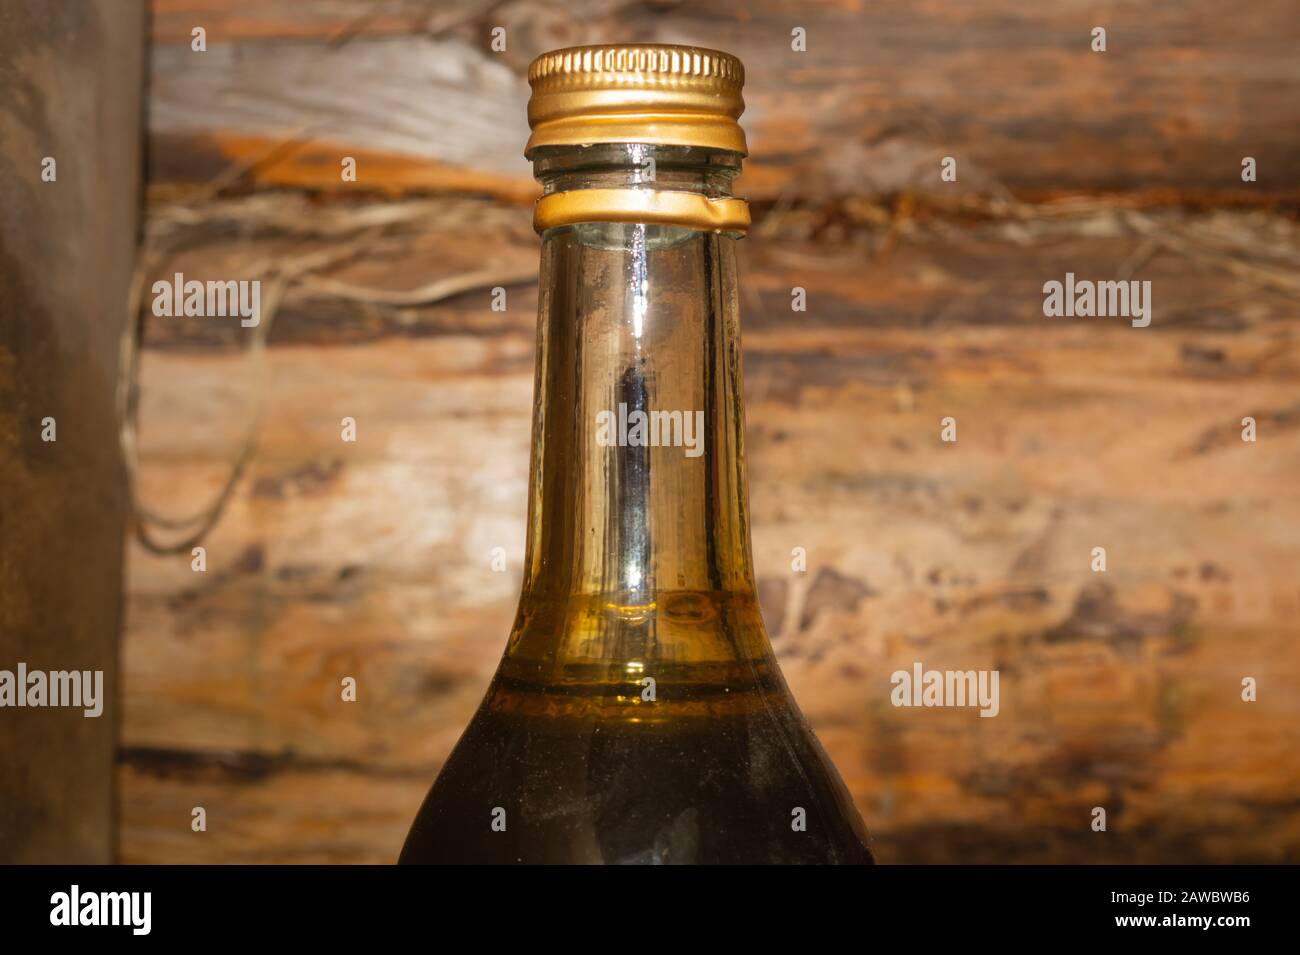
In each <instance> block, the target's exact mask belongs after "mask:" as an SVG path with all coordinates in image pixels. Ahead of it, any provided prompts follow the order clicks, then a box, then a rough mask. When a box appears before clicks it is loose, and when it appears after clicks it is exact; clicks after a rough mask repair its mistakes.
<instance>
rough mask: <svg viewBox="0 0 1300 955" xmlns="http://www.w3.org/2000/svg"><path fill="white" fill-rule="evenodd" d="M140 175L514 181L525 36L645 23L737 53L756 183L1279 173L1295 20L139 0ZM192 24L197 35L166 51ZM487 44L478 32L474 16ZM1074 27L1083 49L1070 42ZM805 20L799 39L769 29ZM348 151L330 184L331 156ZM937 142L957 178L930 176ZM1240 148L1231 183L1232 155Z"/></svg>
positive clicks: (1078, 180) (1181, 7)
mask: <svg viewBox="0 0 1300 955" xmlns="http://www.w3.org/2000/svg"><path fill="white" fill-rule="evenodd" d="M153 6H154V31H155V40H156V45H155V50H154V61H153V70H152V84H153V85H152V93H151V110H150V131H151V136H152V149H151V154H150V162H151V169H152V175H151V178H152V179H153V180H154V181H155V182H157V183H162V182H194V181H205V180H207V179H209V178H210V177H212V176H214V175H216V174H217V173H218V172H219V171H220V170H221V169H223V168H224V167H226V166H227V165H228V164H229V163H231V162H237V163H241V164H245V165H248V166H250V167H251V169H250V172H249V176H250V178H251V179H252V180H253V181H258V182H263V183H271V184H279V185H295V186H307V187H310V188H315V189H342V188H346V189H349V190H353V191H355V190H358V189H372V190H400V191H448V190H457V189H462V188H466V187H471V188H472V189H474V190H475V191H479V192H487V193H490V194H495V195H499V196H502V197H506V198H511V199H513V200H518V199H520V198H521V197H523V196H527V195H531V193H532V190H533V185H532V182H531V179H530V177H529V173H528V168H527V166H526V165H525V163H524V162H523V159H522V157H521V155H520V153H521V151H522V148H523V143H524V141H525V139H526V138H527V128H526V125H525V121H524V104H525V102H526V100H527V95H528V90H527V84H526V82H525V80H524V71H525V69H526V66H527V63H528V62H529V60H530V59H531V58H532V57H533V56H535V55H537V54H538V53H541V52H543V51H545V50H548V49H553V48H555V47H558V46H565V45H570V44H578V43H596V42H618V41H657V42H676V43H692V44H699V45H704V46H713V47H718V48H722V49H725V50H728V51H729V52H732V53H735V54H738V55H739V56H740V57H741V58H742V60H744V62H745V64H746V66H747V70H748V78H747V83H746V87H745V97H746V102H747V103H748V109H747V112H746V115H745V119H744V123H745V127H746V129H747V131H748V135H749V141H750V151H751V157H752V158H751V162H750V163H749V164H748V166H747V171H746V173H745V176H744V179H743V182H742V191H743V192H745V193H746V194H748V195H750V196H751V197H753V198H756V199H775V198H778V197H779V198H782V199H784V200H786V201H796V200H814V201H825V200H827V199H834V198H837V197H843V196H852V195H861V194H887V193H894V192H899V191H912V192H920V193H925V194H936V195H945V196H948V195H953V194H964V193H970V192H974V193H981V194H991V195H998V194H1003V193H1005V192H1007V191H1010V192H1011V193H1013V194H1017V195H1021V196H1034V195H1043V194H1058V193H1062V192H1095V191H1131V190H1138V191H1143V190H1156V191H1160V190H1164V191H1176V192H1180V193H1185V194H1191V195H1203V194H1210V195H1215V196H1235V197H1239V198H1246V197H1259V196H1271V197H1289V198H1294V197H1295V196H1296V195H1297V186H1296V182H1297V178H1296V176H1297V172H1300V146H1298V145H1297V142H1296V138H1295V136H1294V130H1295V129H1296V128H1297V126H1298V125H1300V59H1298V58H1297V57H1296V56H1295V55H1294V51H1295V49H1296V46H1297V43H1298V42H1300V20H1298V19H1297V18H1296V17H1295V15H1294V8H1293V5H1292V4H1291V3H1289V2H1287V0H1262V2H1258V3H1253V4H1251V5H1249V7H1248V8H1243V9H1238V8H1229V7H1225V6H1224V5H1223V4H1221V3H1216V2H1214V0H1188V2H1182V3H1177V4H1149V3H1138V2H1119V3H1113V4H1108V5H1105V6H1104V7H1102V8H1098V7H1097V5H1096V4H1093V3H1088V2H1084V0H1067V2H1057V3H1051V4H1039V5H1034V6H1025V5H1024V4H1016V3H1011V2H1009V0H994V2H988V3H981V4H978V5H953V4H951V3H942V2H937V0H928V2H921V3H917V2H913V0H887V2H882V3H865V2H843V3H820V4H809V5H790V4H786V3H783V2H779V0H762V2H756V3H747V4H733V3H723V2H720V0H703V2H696V3H678V2H671V0H670V2H644V3H636V2H633V3H616V4H615V3H607V2H596V0H578V2H571V3H566V4H558V3H550V2H543V0H516V2H512V3H506V4H499V3H486V2H479V0H463V2H457V3H439V4H429V3H425V2H422V0H395V2H388V3H370V2H363V0H306V2H294V3H289V2H287V0H274V2H266V0H257V2H253V0H233V2H222V3H215V2H212V0H154V4H153ZM195 25H202V26H203V27H204V28H205V29H206V31H207V39H208V49H207V51H206V52H203V53H196V52H193V51H192V50H191V49H190V46H189V42H190V31H191V29H192V28H193V26H195ZM497 26H500V27H504V28H505V29H506V36H507V48H506V50H505V51H504V52H502V53H493V52H491V51H490V49H489V45H488V43H489V38H490V35H491V30H492V29H493V28H494V27H497ZM1095 26H1103V27H1104V28H1105V29H1106V30H1107V36H1108V41H1107V50H1106V52H1104V53H1095V52H1093V51H1092V50H1091V49H1090V45H1089V44H1090V42H1091V31H1092V29H1093V27H1095ZM795 27H802V28H804V29H805V30H806V31H807V38H808V40H807V52H804V53H796V52H794V51H792V50H791V44H790V38H791V30H792V29H793V28H795ZM345 155H350V156H353V157H356V158H358V159H359V160H362V161H361V162H360V163H359V172H360V177H359V181H358V182H356V183H346V184H345V183H343V182H342V181H341V179H340V176H339V162H340V158H341V157H342V156H345ZM944 156H952V157H955V158H956V159H957V160H958V171H959V178H958V181H957V182H956V183H943V182H941V181H940V179H939V163H940V159H941V158H942V157H944ZM1244 156H1253V157H1255V159H1256V160H1257V161H1258V168H1259V179H1258V181H1257V182H1255V183H1243V182H1242V181H1241V178H1240V173H1241V161H1242V158H1243V157H1244Z"/></svg>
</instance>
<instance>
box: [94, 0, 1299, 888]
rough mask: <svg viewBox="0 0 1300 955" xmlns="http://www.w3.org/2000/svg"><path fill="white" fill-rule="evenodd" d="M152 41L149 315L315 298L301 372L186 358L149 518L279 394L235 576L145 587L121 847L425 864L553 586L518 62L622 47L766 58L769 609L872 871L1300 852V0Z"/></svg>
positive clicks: (748, 349) (172, 0)
mask: <svg viewBox="0 0 1300 955" xmlns="http://www.w3.org/2000/svg"><path fill="white" fill-rule="evenodd" d="M153 8H154V9H153V26H152V29H153V59H152V75H151V88H150V95H149V129H150V136H149V147H150V149H149V170H150V190H149V197H150V201H149V206H148V216H147V220H148V235H147V239H146V243H147V249H148V251H149V252H150V254H151V255H152V256H156V258H155V259H154V265H153V266H152V268H151V272H150V274H149V276H148V279H149V281H152V280H153V279H154V278H156V277H161V276H170V275H171V274H172V273H173V272H175V271H183V272H184V273H185V275H186V277H187V278H200V279H202V278H218V277H219V278H224V279H229V278H245V277H247V278H253V277H259V276H262V277H265V278H266V279H267V280H268V281H269V282H271V283H272V284H274V283H275V281H276V277H277V276H280V277H284V278H285V280H286V282H287V291H286V294H285V297H284V300H283V303H282V307H281V308H280V309H279V312H278V314H277V315H276V317H275V323H274V327H273V329H272V330H271V333H270V336H269V347H268V348H267V350H266V352H265V356H264V360H262V361H261V371H262V372H264V378H262V377H259V374H260V372H259V360H258V359H257V358H256V357H253V358H250V357H249V342H250V338H251V333H250V331H249V330H246V329H239V328H238V327H237V326H234V324H233V323H231V322H229V321H223V320H220V319H217V320H195V319H186V320H184V321H175V320H168V319H156V318H151V319H150V321H149V323H148V332H147V341H146V349H145V359H144V364H143V368H142V374H141V388H142V407H141V414H140V428H141V459H140V496H141V497H142V498H143V500H144V501H145V502H146V503H148V504H149V505H151V506H154V507H157V508H160V509H164V510H167V511H169V512H183V511H188V510H193V509H194V508H197V507H200V506H201V505H202V504H203V503H204V502H205V501H206V500H207V499H209V498H210V497H211V495H212V494H213V493H215V491H216V490H217V489H218V488H219V486H220V484H221V481H222V480H223V477H224V475H225V474H226V473H227V470H228V467H229V462H230V460H231V458H232V457H233V456H234V454H235V452H236V450H237V448H238V446H239V442H240V438H241V434H242V429H243V427H244V422H245V421H246V420H247V414H248V408H247V407H246V401H247V398H248V396H249V395H251V394H255V393H257V391H258V388H257V384H258V382H259V381H264V382H265V399H264V403H263V414H262V418H261V434H260V442H259V448H258V452H257V454H256V456H255V458H254V459H253V460H252V462H251V464H250V467H249V470H248V473H247V474H246V475H245V477H244V478H243V479H242V480H241V481H240V483H239V484H238V485H237V487H236V490H235V493H234V495H233V498H232V500H231V503H230V506H229V508H228V510H227V512H226V513H225V514H224V516H223V517H222V519H221V521H220V522H219V523H218V525H217V526H216V528H215V529H214V530H213V531H212V533H211V534H210V535H209V536H208V538H207V539H206V540H205V542H204V543H205V546H206V547H207V554H208V569H207V571H206V573H203V574H198V573H194V572H193V571H192V570H191V569H190V558H189V556H188V554H184V555H179V556H161V555H157V554H153V553H150V552H148V551H147V550H145V549H144V548H143V547H141V546H139V545H138V544H134V543H133V544H132V545H131V546H130V548H129V551H128V557H129V584H128V615H127V636H126V640H125V650H124V662H123V665H124V673H125V701H124V707H125V716H124V721H123V740H122V748H121V752H120V759H119V762H120V767H119V783H120V806H121V810H120V812H121V825H122V831H121V838H120V857H121V859H122V860H123V861H128V862H165V861H195V862H201V861H222V862H237V861H238V862H388V861H392V860H393V859H394V858H395V856H396V852H397V850H398V848H399V846H400V844H401V841H402V839H403V837H404V835H405V831H406V827H407V826H408V824H409V822H410V820H411V818H412V816H413V813H414V811H415V809H416V807H417V806H418V804H419V802H420V799H421V798H422V796H423V794H424V792H425V790H426V789H427V787H428V785H429V783H430V782H431V780H432V779H433V777H434V775H435V774H436V772H437V770H438V767H439V764H440V761H441V760H442V759H443V758H444V756H445V755H446V753H447V751H448V750H449V748H450V747H451V745H452V744H453V743H454V742H455V740H456V738H457V736H458V735H459V733H460V731H461V730H462V728H463V727H464V725H465V723H466V721H467V720H468V718H469V716H470V714H471V712H472V710H473V709H474V707H475V706H476V705H477V703H478V702H479V700H480V698H481V695H482V693H483V691H484V689H485V687H486V685H487V681H488V679H489V678H490V676H491V673H492V671H493V669H494V666H495V664H496V661H497V658H498V657H499V654H500V652H501V649H502V647H503V644H504V640H505V637H506V634H507V632H508V628H509V626H510V622H511V620H512V618H513V613H514V607H515V600H516V596H517V588H518V585H519V564H520V561H521V559H522V550H523V530H524V507H525V500H524V496H525V481H526V477H527V474H526V472H527V466H528V452H529V446H530V438H529V420H530V413H531V400H532V365H533V348H534V331H535V308H536V283H535V269H536V262H537V251H538V245H537V239H536V236H535V235H534V234H533V233H532V231H531V229H530V227H529V215H530V210H529V205H530V202H531V197H532V196H533V195H534V186H533V185H532V183H531V180H530V178H529V170H528V167H527V165H526V164H525V163H524V162H523V160H522V158H521V157H520V155H519V153H520V150H521V148H522V143H523V141H524V139H525V138H526V135H527V130H526V126H525V120H524V104H525V103H526V99H527V85H526V82H525V81H524V80H523V78H522V76H523V72H524V70H525V68H526V65H527V63H528V61H529V60H530V59H531V58H532V56H534V55H535V54H536V53H539V52H541V51H543V50H545V49H549V48H552V47H555V46H560V45H566V44H570V43H582V42H608V41H620V40H656V41H664V42H688V43H698V44H702V45H709V46H716V47H720V48H723V49H727V50H730V51H732V52H735V53H737V54H739V55H740V56H741V57H742V58H743V59H744V60H745V63H746V66H747V69H748V75H749V76H748V83H747V87H746V99H747V102H748V104H749V109H748V111H747V113H746V117H745V125H746V128H747V130H748V132H749V136H750V147H751V153H752V155H751V159H750V161H749V163H748V167H747V172H746V173H745V176H744V178H743V181H742V182H741V185H740V191H741V193H742V194H746V195H748V196H750V197H751V198H753V199H754V200H755V203H754V206H755V210H756V213H757V226H756V228H755V230H754V232H753V233H752V234H751V236H750V237H749V238H747V239H746V240H745V241H744V243H743V244H742V250H743V260H742V267H743V269H744V271H745V279H746V281H747V283H748V292H747V296H746V299H745V301H744V303H743V310H744V328H745V371H746V392H747V400H748V433H749V465H750V494H751V501H752V509H753V522H754V541H755V550H756V553H755V558H756V562H757V567H758V573H759V576H760V589H761V597H762V602H763V608H764V612H765V615H766V617H767V621H768V624H769V628H770V630H771V632H772V636H773V640H774V644H775V647H776V650H777V653H778V655H779V657H780V660H781V664H782V667H783V669H784V671H785V673H786V676H787V678H788V680H789V682H790V684H791V686H792V688H793V690H794V692H795V695H796V697H797V699H798V700H799V701H800V703H801V705H802V706H803V708H804V710H805V712H806V713H807V715H808V716H809V718H810V720H811V721H812V723H813V724H814V727H815V729H816V730H817V732H818V735H819V736H820V738H821V739H822V741H823V742H824V743H825V745H826V747H827V749H828V750H829V751H830V753H831V755H832V757H833V758H834V759H835V762H836V764H837V765H838V766H839V768H840V770H841V772H842V773H843V775H844V777H845V779H846V781H847V783H848V785H849V787H850V788H851V790H852V791H853V794H854V796H855V797H856V799H857V801H858V804H859V806H860V808H861V810H862V813H863V816H864V817H865V819H866V820H867V823H868V826H869V827H870V828H871V829H872V831H873V834H874V838H875V844H876V849H877V853H878V855H879V857H880V858H881V859H882V861H886V862H960V861H1026V862H1028V861H1047V862H1079V861H1088V862H1101V861H1121V862H1122V861H1146V862H1153V861H1166V862H1172V861H1187V862H1200V861H1292V862H1294V861H1300V760H1298V759H1297V756H1296V754H1297V752H1300V693H1297V681H1298V680H1300V650H1297V639H1300V625H1298V624H1297V622H1296V621H1297V619H1300V579H1298V578H1297V569H1298V568H1300V482H1297V480H1296V474H1297V471H1298V470H1300V388H1297V385H1298V384H1300V352H1298V351H1297V348H1296V344H1297V340H1296V339H1297V330H1298V328H1300V323H1298V322H1297V304H1298V302H1300V284H1298V281H1297V275H1298V272H1297V264H1300V224H1297V209H1298V208H1300V203H1298V202H1297V199H1298V198H1300V194H1298V190H1297V181H1298V180H1297V172H1300V140H1298V139H1297V136H1296V130H1297V128H1300V59H1298V58H1297V57H1296V56H1295V52H1294V51H1295V49H1296V48H1297V42H1298V41H1300V24H1298V23H1297V21H1296V19H1295V17H1294V16H1293V12H1294V11H1293V9H1292V7H1291V5H1290V4H1289V3H1286V2H1281V0H1262V2H1259V3H1255V4H1251V5H1248V6H1247V7H1242V8H1235V9H1232V10H1231V12H1229V8H1226V7H1224V6H1223V5H1222V4H1218V3H1213V2H1209V0H1189V2H1185V3H1180V4H1159V5H1152V4H1147V3H1136V2H1133V3H1126V2H1112V3H1102V4H1098V3H1083V2H1060V3H1053V4H1050V5H1040V6H1039V7H1038V8H1026V7H1025V6H1024V5H1023V4H1015V3H1011V2H1008V0H989V2H984V3H980V4H975V5H954V4H948V3H938V2H924V0H921V2H915V0H914V2H880V3H870V4H868V3H853V2H839V3H826V4H793V3H781V2H775V0H762V2H756V3H750V4H744V5H739V4H734V5H733V4H723V3H717V2H711V0H703V2H693V3H689V4H687V3H671V2H645V3H635V2H633V3H618V4H609V3H594V2H590V0H580V2H577V3H568V4H559V3H555V4H550V3H542V2H537V0H513V2H505V3H499V2H493V3H487V2H460V3H439V4H431V3H427V2H389V3H382V2H381V3H363V2H361V0H307V2H289V0H258V2H252V0H234V2H228V0H227V2H220V3H218V2H216V0H154V4H153ZM1099 25H1100V26H1104V27H1106V28H1107V30H1108V47H1109V49H1108V51H1107V52H1106V53H1104V54H1099V53H1094V52H1092V51H1091V50H1090V49H1089V42H1090V32H1091V29H1092V28H1093V27H1094V26H1099ZM195 26H203V27H204V28H205V29H206V31H207V46H208V49H207V51H206V52H201V53H200V52H195V51H193V50H192V49H191V46H190V37H191V30H192V29H193V27H195ZM493 26H505V27H506V28H507V42H508V49H507V52H506V53H504V54H497V53H492V52H490V50H489V49H488V42H487V41H488V37H489V33H490V31H491V29H492V27H493ZM794 26H803V27H804V28H805V29H806V30H807V31H808V52H806V53H803V54H797V53H793V52H791V50H790V44H789V38H790V30H791V29H792V28H793V27H794ZM946 155H951V156H954V157H956V158H957V160H958V163H959V166H958V170H959V181H958V182H956V183H944V182H941V181H940V178H939V175H938V170H939V160H940V158H941V157H943V156H946ZM342 156H353V157H356V158H357V159H358V171H359V175H360V179H359V181H358V182H356V183H343V182H341V181H340V179H339V175H338V170H339V162H340V158H341V157H342ZM1243 156H1253V157H1255V158H1256V160H1257V162H1258V168H1259V179H1258V181H1257V182H1254V183H1243V182H1242V181H1241V179H1240V168H1241V159H1242V157H1243ZM1067 271H1072V272H1074V273H1075V274H1076V275H1078V276H1079V277H1080V278H1093V279H1126V278H1135V279H1139V280H1150V281H1151V282H1152V283H1153V296H1154V321H1153V323H1152V325H1151V327H1150V328H1147V329H1134V328H1131V327H1129V326H1128V324H1127V323H1126V322H1123V321H1115V320H1100V319H1045V318H1044V317H1043V315H1042V291H1041V289H1042V284H1043V283H1044V282H1045V281H1048V280H1050V279H1062V278H1063V277H1064V273H1065V272H1067ZM494 285H507V286H509V297H508V309H507V310H506V311H505V312H504V313H499V312H493V311H492V310H491V309H490V308H489V293H488V289H490V288H491V287H492V286H494ZM794 286H801V287H804V288H806V289H807V292H808V302H809V307H808V311H807V312H806V313H793V312H791V311H790V306H789V303H790V289H791V288H792V287H794ZM949 415H951V416H953V417H955V418H956V419H957V421H958V441H957V442H956V444H952V445H948V444H944V443H942V442H941V441H940V440H939V436H938V432H939V422H940V419H941V418H943V417H944V416H949ZM1246 415H1251V416H1254V417H1255V418H1257V420H1258V422H1259V440H1258V441H1257V442H1256V443H1253V444H1252V443H1244V442H1242V441H1241V440H1240V437H1239V435H1240V428H1241V425H1240V422H1241V418H1242V417H1243V416H1246ZM344 416H351V417H354V418H355V419H356V421H357V422H358V434H359V437H358V441H357V442H356V443H355V444H345V443H343V442H342V441H341V440H340V434H339V421H340V419H341V418H342V417H344ZM1095 546H1104V547H1106V549H1107V552H1108V570H1107V572H1106V573H1104V574H1098V573H1093V572H1092V571H1091V570H1090V566H1089V564H1090V559H1091V550H1092V548H1093V547H1095ZM494 547H502V548H504V549H505V551H506V553H507V555H508V561H509V570H508V572H506V573H494V572H493V571H492V569H491V566H490V559H491V553H492V549H493V548H494ZM794 547H803V548H806V550H807V552H808V555H809V557H808V570H807V573H803V574H799V573H794V572H792V571H791V567H790V554H791V549H792V548H794ZM914 660H921V661H923V662H924V663H925V665H926V666H927V667H930V668H938V669H957V668H986V667H996V668H998V669H999V670H1000V671H1001V678H1002V684H1001V692H1002V710H1001V714H1000V715H999V716H998V717H997V718H995V719H980V718H978V717H977V716H976V714H975V713H974V712H973V711H955V710H905V709H895V708H893V707H892V706H890V705H889V702H888V694H889V689H890V687H889V675H890V674H891V673H892V672H893V671H894V670H896V669H899V668H908V667H910V666H911V664H912V662H913V661H914ZM345 676H354V677H356V678H357V680H358V684H359V699H358V702H356V703H352V704H349V703H343V702H341V701H340V698H339V681H340V680H341V679H342V678H343V677H345ZM1247 676H1250V677H1254V678H1255V679H1256V680H1257V681H1258V684H1259V700H1258V702H1256V703H1244V702H1242V701H1241V699H1240V692H1241V680H1242V679H1243V677H1247ZM196 806H202V807H204V808H205V809H206V811H207V821H208V828H207V831H206V832H203V833H195V832H192V831H191V826H190V820H191V810H192V809H193V807H196ZM1094 806H1104V807H1106V809H1107V811H1108V821H1109V831H1107V832H1105V833H1095V832H1093V831H1092V830H1091V828H1090V822H1091V810H1092V807H1094Z"/></svg>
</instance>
